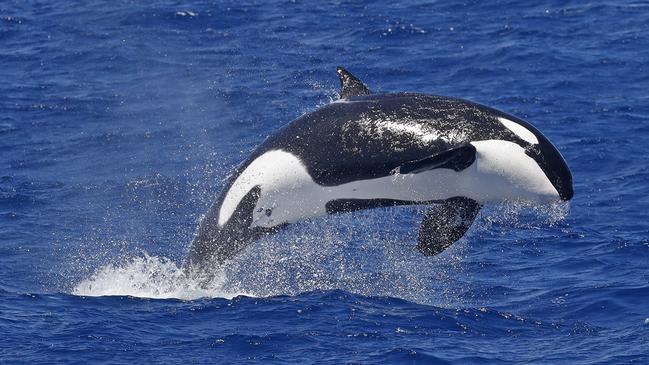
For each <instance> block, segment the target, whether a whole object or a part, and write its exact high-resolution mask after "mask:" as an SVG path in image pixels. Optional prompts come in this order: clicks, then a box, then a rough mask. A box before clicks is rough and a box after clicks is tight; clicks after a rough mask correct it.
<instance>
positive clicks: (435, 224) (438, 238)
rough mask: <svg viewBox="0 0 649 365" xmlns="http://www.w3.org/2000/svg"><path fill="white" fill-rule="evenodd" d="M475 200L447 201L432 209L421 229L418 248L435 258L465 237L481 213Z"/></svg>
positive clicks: (425, 217) (456, 199)
mask: <svg viewBox="0 0 649 365" xmlns="http://www.w3.org/2000/svg"><path fill="white" fill-rule="evenodd" d="M480 207H481V206H480V204H479V203H478V202H476V201H475V200H473V199H469V198H464V197H457V198H450V199H446V200H445V201H444V202H443V203H441V204H437V205H435V206H434V207H432V208H430V210H429V211H428V212H426V215H425V216H424V219H423V220H422V222H421V226H420V227H419V239H418V242H417V248H418V249H419V251H421V252H422V253H423V254H424V255H426V256H434V255H437V254H439V253H441V252H442V251H444V250H446V249H447V248H449V247H450V246H451V245H452V244H453V243H455V241H457V240H459V239H460V238H462V236H464V234H465V233H466V231H467V230H468V229H469V227H471V224H472V223H473V221H474V220H475V217H476V216H477V215H478V212H479V211H480Z"/></svg>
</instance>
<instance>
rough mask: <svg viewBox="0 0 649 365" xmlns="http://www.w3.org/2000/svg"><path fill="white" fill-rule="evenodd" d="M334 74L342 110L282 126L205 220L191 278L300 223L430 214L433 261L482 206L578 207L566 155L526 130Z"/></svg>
mask: <svg viewBox="0 0 649 365" xmlns="http://www.w3.org/2000/svg"><path fill="white" fill-rule="evenodd" d="M337 73H338V76H339V77H340V83H341V92H340V100H337V101H335V102H333V103H330V104H328V105H326V106H323V107H321V108H319V109H317V110H315V111H313V112H311V113H308V114H305V115H303V116H301V117H299V118H297V119H296V120H294V121H292V122H290V123H288V124H287V125H285V126H284V127H282V128H280V129H279V130H278V131H277V133H275V134H273V135H272V136H270V137H269V138H268V139H267V140H266V141H264V142H263V143H262V144H261V145H260V146H259V147H258V148H257V149H256V150H255V151H254V152H253V153H252V155H251V156H250V157H249V158H248V159H247V160H246V161H245V162H244V163H243V164H242V165H241V166H240V167H238V168H237V170H236V171H235V173H234V174H233V175H232V177H231V179H230V180H229V181H228V183H227V184H226V186H225V187H224V189H223V192H222V194H221V196H220V197H219V199H218V200H217V201H216V202H215V203H214V204H213V205H212V207H211V209H210V211H209V212H208V213H207V214H206V215H205V217H204V218H203V219H202V221H201V224H200V227H199V229H198V234H197V235H196V237H195V239H194V242H193V243H192V246H191V248H190V252H189V256H188V258H187V260H186V262H185V267H186V269H188V270H190V271H198V272H209V271H211V268H214V267H219V266H222V265H223V264H224V263H225V262H226V261H228V260H229V259H231V258H233V257H234V256H235V255H236V254H237V253H238V252H240V251H241V250H243V249H244V248H245V247H246V246H248V245H249V244H250V243H251V242H253V241H254V240H255V239H257V238H259V237H260V236H261V235H264V234H269V233H273V232H276V231H277V230H279V229H280V228H282V227H284V226H286V225H287V224H290V223H294V222H297V221H299V220H303V219H307V218H313V217H317V216H322V215H325V214H333V213H340V212H350V211H354V210H359V209H370V208H376V207H385V206H394V205H403V204H429V205H431V208H430V209H429V211H428V212H427V213H426V214H425V216H424V217H423V220H422V223H421V226H420V229H419V239H418V244H417V247H418V249H419V250H420V251H421V252H422V253H423V254H425V255H436V254H438V253H440V252H442V251H444V250H445V249H446V248H447V247H449V246H450V245H451V244H453V242H455V241H457V240H458V239H460V238H461V237H462V236H463V235H464V233H465V232H466V231H467V230H468V229H469V227H470V226H471V224H472V222H473V220H474V219H475V218H476V216H477V214H478V212H479V210H480V208H481V206H482V205H483V204H486V203H492V202H503V201H526V202H533V203H548V202H552V201H558V200H569V199H571V198H572V195H573V190H572V176H571V173H570V170H569V168H568V166H567V165H566V163H565V161H564V159H563V157H562V156H561V154H560V153H559V152H558V151H557V149H556V148H555V147H554V146H553V145H552V143H550V141H548V139H547V138H545V136H543V134H541V132H539V131H538V130H537V129H536V128H534V127H533V126H532V125H530V124H529V123H527V122H525V121H523V120H521V119H519V118H517V117H514V116H512V115H510V114H507V113H504V112H501V111H499V110H496V109H493V108H489V107H486V106H483V105H480V104H477V103H474V102H471V101H466V100H462V99H456V98H450V97H444V96H436V95H426V94H417V93H396V94H372V93H371V92H370V91H369V90H368V88H367V87H366V86H365V85H364V84H363V83H362V82H361V81H360V80H358V79H357V78H356V77H354V76H353V75H352V74H351V73H349V72H347V71H346V70H344V69H342V68H338V69H337Z"/></svg>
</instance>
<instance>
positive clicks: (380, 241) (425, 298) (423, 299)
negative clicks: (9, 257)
mask: <svg viewBox="0 0 649 365" xmlns="http://www.w3.org/2000/svg"><path fill="white" fill-rule="evenodd" d="M425 209H426V207H415V208H408V207H395V208H387V209H379V210H374V211H364V212H357V213H356V214H354V215H352V216H351V219H350V215H333V216H328V217H323V218H321V219H318V220H314V221H310V222H304V223H302V224H296V225H294V226H292V227H291V228H289V229H287V230H285V231H283V232H281V233H279V234H277V235H274V236H269V237H266V238H264V239H261V240H259V241H257V242H255V243H254V247H251V248H249V249H247V250H245V251H244V252H242V253H241V254H240V255H239V256H237V257H236V258H235V259H234V260H232V261H231V262H229V263H228V265H226V267H224V268H223V269H221V270H220V271H219V272H218V273H216V274H215V275H214V277H213V278H212V279H211V280H210V281H209V282H207V284H206V282H205V279H204V278H195V277H188V276H187V275H186V273H185V272H184V271H183V269H182V268H181V267H178V266H177V265H176V264H175V263H174V262H173V261H171V260H168V259H165V258H162V257H157V256H150V255H147V254H144V255H139V256H136V257H131V258H129V259H126V260H124V261H123V263H121V264H108V265H105V266H103V267H101V268H100V269H99V270H97V271H96V272H95V273H94V274H93V275H91V276H90V277H89V278H87V279H85V280H83V281H81V282H80V283H78V284H77V285H76V286H75V288H74V290H73V291H72V292H73V294H75V295H83V296H106V295H125V296H134V297H146V298H177V299H183V300H193V299H198V298H205V297H209V298H215V297H218V298H228V299H229V298H232V297H234V296H237V295H248V296H257V297H267V296H275V295H296V294H299V293H303V292H307V291H313V290H331V289H343V290H346V291H349V292H353V293H357V294H362V295H368V296H390V297H398V298H402V299H406V300H410V301H414V302H418V303H426V304H433V305H437V306H457V305H459V304H461V302H463V301H464V299H462V298H461V292H462V291H466V290H467V289H468V288H467V286H470V282H471V281H470V279H467V278H464V277H463V274H464V273H463V271H464V270H463V263H464V261H465V254H466V249H467V242H471V240H474V239H478V238H477V237H476V231H477V232H479V231H481V230H484V229H488V228H490V227H491V226H493V225H504V226H509V227H512V226H513V227H516V228H523V229H525V228H535V227H538V226H539V220H540V221H541V225H547V224H549V225H554V224H557V223H558V222H559V221H561V220H562V219H563V218H564V217H565V216H566V214H567V212H568V207H567V205H556V206H543V207H537V206H530V205H524V204H505V205H501V206H496V207H491V208H490V210H488V211H487V212H486V213H485V214H484V215H483V216H482V218H481V221H482V223H480V224H476V225H474V227H473V228H472V229H471V230H470V231H469V232H468V233H467V235H466V236H465V237H464V238H463V239H461V240H460V241H459V242H457V243H455V244H454V245H453V246H451V247H450V248H449V249H448V250H447V252H445V253H444V255H439V256H435V257H426V256H423V255H421V254H420V253H419V252H418V251H417V250H416V248H415V244H414V243H415V242H416V234H417V228H416V227H417V225H418V224H419V221H420V220H421V216H423V213H424V210H425ZM528 218H531V219H528ZM539 218H540V219H539ZM386 225H387V226H389V227H393V228H392V229H390V230H385V229H384V227H385V226H386ZM478 236H479V234H478Z"/></svg>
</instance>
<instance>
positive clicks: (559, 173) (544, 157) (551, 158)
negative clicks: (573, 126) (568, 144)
mask: <svg viewBox="0 0 649 365" xmlns="http://www.w3.org/2000/svg"><path fill="white" fill-rule="evenodd" d="M539 142H540V143H539V144H533V145H529V146H527V147H526V148H525V153H526V154H527V155H528V156H530V157H531V158H533V159H534V161H536V163H537V164H538V165H539V167H540V168H541V170H543V173H545V176H547V178H548V180H550V182H551V183H552V186H554V188H555V189H556V190H557V193H559V197H560V198H561V200H563V201H568V200H570V199H572V197H573V195H574V190H573V188H572V174H571V173H570V169H569V168H568V164H566V161H565V160H564V159H563V156H561V154H560V153H559V151H557V149H556V148H555V147H554V146H553V145H552V144H551V143H550V142H548V141H539Z"/></svg>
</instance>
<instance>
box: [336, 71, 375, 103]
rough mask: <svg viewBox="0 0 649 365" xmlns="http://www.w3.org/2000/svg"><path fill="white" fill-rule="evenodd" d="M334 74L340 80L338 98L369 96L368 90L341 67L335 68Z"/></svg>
mask: <svg viewBox="0 0 649 365" xmlns="http://www.w3.org/2000/svg"><path fill="white" fill-rule="evenodd" d="M336 73H337V74H338V78H340V98H341V99H347V98H349V97H352V96H358V95H369V94H371V92H370V89H368V88H367V86H365V84H363V82H362V81H361V80H359V79H358V78H356V76H354V75H352V74H351V73H350V72H349V71H347V70H345V69H344V68H342V67H336Z"/></svg>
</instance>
